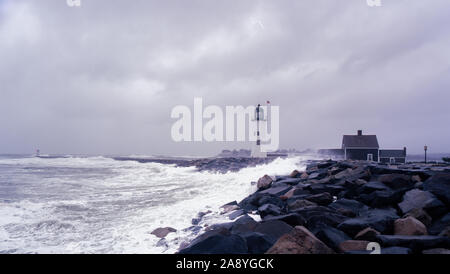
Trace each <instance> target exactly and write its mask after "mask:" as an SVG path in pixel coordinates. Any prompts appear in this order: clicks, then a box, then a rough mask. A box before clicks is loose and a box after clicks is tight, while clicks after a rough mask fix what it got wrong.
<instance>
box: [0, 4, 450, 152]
mask: <svg viewBox="0 0 450 274" xmlns="http://www.w3.org/2000/svg"><path fill="white" fill-rule="evenodd" d="M365 2H366V1H365V0H351V1H345V2H344V1H332V0H319V1H318V0H315V1H218V0H215V1H194V0H192V1H181V0H179V1H138V0H136V1H119V0H117V1H107V0H104V1H103V0H82V6H81V7H79V8H69V7H68V6H67V5H66V3H65V1H64V0H61V1H54V0H47V1H45V0H44V1H22V0H19V1H17V0H14V1H12V0H3V1H1V0H0V83H1V84H0V128H1V138H0V152H2V153H13V152H31V151H33V150H34V149H35V148H37V147H39V148H41V150H42V151H45V152H48V153H92V154H96V153H109V154H114V153H117V154H131V153H141V154H172V155H183V154H198V155H207V154H210V155H211V154H215V153H216V152H218V151H219V150H220V149H221V148H222V147H223V146H225V145H226V146H227V147H229V148H237V147H245V144H242V143H232V144H224V143H192V144H191V143H174V142H172V140H171V138H170V128H171V125H172V123H173V122H174V120H172V119H171V118H170V111H171V109H172V107H173V106H175V105H180V104H184V105H188V106H192V104H193V98H194V96H202V97H203V99H204V104H207V105H209V104H217V105H220V106H225V105H239V104H241V105H253V104H256V103H258V102H265V101H266V100H270V101H271V102H272V104H274V105H279V106H280V114H281V117H280V120H281V125H280V128H281V132H280V138H281V147H285V148H290V147H295V148H299V149H303V148H309V147H312V148H320V147H335V146H339V145H340V138H341V135H342V134H344V133H346V134H348V133H353V132H355V131H356V129H359V128H361V129H363V130H364V131H365V132H368V133H369V132H370V133H374V134H378V135H379V141H380V143H381V145H382V146H383V147H403V146H407V147H408V148H409V150H410V151H411V152H420V151H421V149H422V146H423V145H424V144H425V143H426V144H428V145H429V146H430V151H431V150H433V151H435V152H443V151H444V152H447V151H449V149H448V148H449V147H450V127H448V126H447V124H448V121H449V119H450V108H448V102H449V101H450V100H449V99H450V95H449V93H448V87H449V86H450V85H449V84H450V83H449V81H450V80H449V79H450V77H449V76H450V75H449V74H450V51H449V50H448V49H449V48H450V30H449V29H448V27H447V26H448V25H449V23H450V22H449V19H448V14H449V11H450V3H448V1H447V0H433V1H421V0H392V1H383V4H384V5H383V7H380V8H370V7H368V6H367V5H366V3H365Z"/></svg>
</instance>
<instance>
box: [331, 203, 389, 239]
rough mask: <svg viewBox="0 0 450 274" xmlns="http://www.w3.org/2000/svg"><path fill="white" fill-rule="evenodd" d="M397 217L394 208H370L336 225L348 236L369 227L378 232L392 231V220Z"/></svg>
mask: <svg viewBox="0 0 450 274" xmlns="http://www.w3.org/2000/svg"><path fill="white" fill-rule="evenodd" d="M396 219H398V215H397V214H396V212H395V210H394V209H372V210H369V211H367V212H366V213H364V214H363V215H362V216H360V217H357V218H352V219H349V220H346V221H344V222H342V223H341V224H339V225H338V227H337V228H338V229H340V230H342V231H344V232H345V233H347V234H348V235H350V236H355V235H356V233H358V232H359V231H361V230H363V229H365V228H367V227H371V228H373V229H375V230H377V231H379V232H380V233H390V232H392V231H393V224H394V220H396Z"/></svg>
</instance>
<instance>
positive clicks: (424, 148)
mask: <svg viewBox="0 0 450 274" xmlns="http://www.w3.org/2000/svg"><path fill="white" fill-rule="evenodd" d="M423 150H425V164H426V163H427V150H428V146H424V147H423Z"/></svg>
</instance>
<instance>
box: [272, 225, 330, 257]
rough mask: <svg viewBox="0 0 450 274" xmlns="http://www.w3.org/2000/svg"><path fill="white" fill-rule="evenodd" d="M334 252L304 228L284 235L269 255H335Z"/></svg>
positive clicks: (299, 227)
mask: <svg viewBox="0 0 450 274" xmlns="http://www.w3.org/2000/svg"><path fill="white" fill-rule="evenodd" d="M333 253H334V251H333V250H332V249H330V248H329V247H328V246H326V245H325V244H324V243H323V242H322V241H320V240H319V239H317V238H316V236H314V234H312V233H311V232H310V231H309V230H308V229H306V228H305V227H303V226H296V227H295V228H294V229H293V230H292V231H291V232H289V233H287V234H284V235H283V236H281V238H280V239H278V241H277V242H276V243H275V244H274V245H273V246H272V247H271V248H270V249H269V250H268V251H267V254H333Z"/></svg>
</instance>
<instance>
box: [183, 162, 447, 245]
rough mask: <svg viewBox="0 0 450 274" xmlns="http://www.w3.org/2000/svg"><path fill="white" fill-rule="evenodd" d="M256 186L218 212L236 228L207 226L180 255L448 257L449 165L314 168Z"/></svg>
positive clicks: (263, 180) (327, 165)
mask: <svg viewBox="0 0 450 274" xmlns="http://www.w3.org/2000/svg"><path fill="white" fill-rule="evenodd" d="M257 186H258V190H257V191H256V192H255V193H253V194H252V195H250V196H248V197H247V198H245V199H244V200H242V201H240V202H239V203H237V202H231V203H229V204H227V205H224V206H223V209H224V212H227V213H226V214H230V216H232V217H233V218H236V219H234V221H231V222H229V223H224V224H217V225H213V226H210V227H209V228H208V231H206V232H205V233H203V234H201V235H200V236H198V237H197V238H196V239H194V240H193V241H192V242H191V243H190V244H189V245H187V246H183V248H182V249H181V250H179V253H181V254H217V253H221V254H261V253H269V254H292V253H294V254H333V253H346V254H353V253H358V254H359V253H370V252H371V251H372V250H377V249H378V247H379V248H380V249H379V250H378V251H379V252H380V253H381V254H434V253H440V254H443V253H449V252H450V251H449V250H450V211H449V209H450V168H449V167H448V166H440V167H438V168H433V167H430V166H427V165H421V166H417V165H412V164H409V165H403V166H401V167H396V168H391V167H388V166H383V165H378V164H376V163H368V162H356V161H339V162H337V161H331V160H330V161H314V162H311V163H310V164H309V165H308V167H307V168H306V170H305V171H297V170H295V171H293V172H292V173H291V174H289V175H287V176H277V177H275V178H272V177H270V176H267V175H266V176H263V177H261V178H260V179H259V181H258V182H257ZM251 214H259V215H260V216H261V221H260V222H257V221H255V220H254V219H253V218H252V217H250V216H249V215H251ZM236 216H239V217H236ZM230 219H232V218H230ZM368 250H369V251H368Z"/></svg>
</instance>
